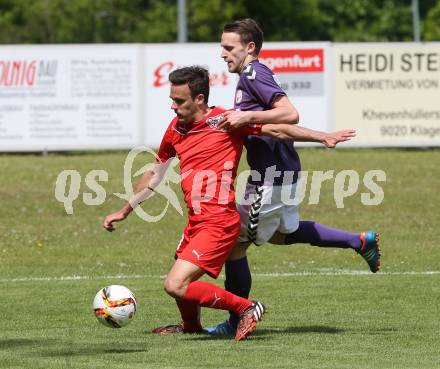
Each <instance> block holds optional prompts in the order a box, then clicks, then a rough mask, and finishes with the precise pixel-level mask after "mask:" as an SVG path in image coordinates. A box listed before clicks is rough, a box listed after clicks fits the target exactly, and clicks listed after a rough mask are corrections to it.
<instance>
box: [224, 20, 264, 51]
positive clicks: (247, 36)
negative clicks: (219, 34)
mask: <svg viewBox="0 0 440 369" xmlns="http://www.w3.org/2000/svg"><path fill="white" fill-rule="evenodd" d="M223 32H226V33H228V32H230V33H237V34H239V35H240V38H241V42H242V43H244V44H248V43H249V42H251V41H253V42H254V43H255V52H256V53H257V54H259V52H260V50H261V47H262V46H263V31H262V30H261V28H260V26H259V25H258V23H257V22H255V21H254V20H253V19H252V18H246V19H241V20H237V21H235V22H232V23H228V24H225V26H224V27H223Z"/></svg>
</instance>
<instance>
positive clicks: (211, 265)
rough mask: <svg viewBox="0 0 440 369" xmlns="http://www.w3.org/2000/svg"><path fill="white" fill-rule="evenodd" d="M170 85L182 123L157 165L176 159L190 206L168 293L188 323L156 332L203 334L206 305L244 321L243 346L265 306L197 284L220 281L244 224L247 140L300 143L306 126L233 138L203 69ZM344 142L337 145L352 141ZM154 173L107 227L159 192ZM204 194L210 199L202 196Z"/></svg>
mask: <svg viewBox="0 0 440 369" xmlns="http://www.w3.org/2000/svg"><path fill="white" fill-rule="evenodd" d="M169 80H170V82H171V93H170V97H171V99H172V101H173V102H172V105H171V108H172V109H173V110H174V111H175V113H176V117H175V118H174V119H173V120H172V122H171V123H170V125H169V127H168V129H167V131H166V133H165V135H164V138H163V140H162V143H161V146H160V149H159V152H158V158H159V161H160V162H163V163H165V162H167V161H168V160H169V159H170V158H172V157H175V156H178V157H179V159H180V167H181V173H187V174H188V175H185V176H182V177H183V180H182V184H181V185H182V190H183V192H184V195H185V202H186V205H187V207H188V224H187V226H186V227H185V230H184V234H183V238H182V241H181V243H180V245H179V246H178V248H177V250H176V256H177V260H176V261H175V263H174V265H173V267H172V268H171V271H170V272H169V274H168V276H167V278H166V280H165V283H164V288H165V291H166V292H167V293H168V294H169V295H171V296H172V297H174V298H175V300H176V303H177V305H178V308H179V310H180V313H181V316H182V324H179V325H171V326H165V327H159V328H157V329H155V330H154V332H156V333H162V334H165V333H175V332H199V331H202V326H201V324H200V318H199V316H200V314H199V309H200V306H204V307H211V308H215V309H223V310H229V311H232V312H234V313H235V314H237V315H238V316H239V317H240V319H239V323H238V327H237V331H236V336H235V339H236V340H243V339H246V337H247V336H248V335H249V334H250V333H251V332H252V331H253V330H254V329H255V328H256V324H257V322H258V321H259V320H261V318H262V316H263V314H264V313H265V307H264V305H263V304H262V303H260V302H258V301H255V302H252V301H250V300H248V299H245V298H241V297H239V296H236V295H234V294H232V293H230V292H227V291H225V290H224V289H222V288H220V287H218V286H216V285H214V284H211V283H208V282H203V281H198V279H199V278H200V277H201V276H202V275H204V274H205V273H206V274H208V275H209V276H211V277H214V278H217V276H218V275H219V273H220V271H221V269H222V267H223V264H224V262H225V260H226V258H227V257H228V255H229V253H230V252H231V250H232V248H233V247H234V245H235V243H236V241H237V238H238V235H239V233H240V217H239V214H238V212H237V210H236V207H235V198H234V197H235V196H234V188H233V182H234V179H235V176H236V171H237V166H238V162H239V160H240V155H241V152H242V148H243V139H244V137H246V136H247V135H249V134H253V135H256V134H257V135H258V134H267V135H272V136H276V137H280V138H289V139H294V138H295V132H296V130H297V129H299V130H300V127H295V126H290V125H285V124H278V125H263V126H261V125H254V126H245V127H242V128H239V129H236V130H233V131H230V132H227V131H224V130H221V129H219V128H218V127H217V124H218V122H219V121H220V120H221V119H222V117H223V115H222V114H223V113H224V112H225V110H223V109H220V108H216V107H209V106H208V96H209V74H208V72H207V71H206V70H205V69H203V68H200V67H196V66H194V67H186V68H181V69H178V70H175V71H174V72H172V73H171V74H170V76H169ZM349 137H350V135H349V134H347V135H345V136H344V135H343V134H342V135H340V136H338V138H339V141H345V140H348V139H349ZM155 176H156V174H155V173H154V172H152V171H148V172H146V173H144V175H143V177H142V178H141V180H140V182H139V184H138V185H137V187H136V191H135V192H136V193H135V195H134V197H133V198H132V199H130V201H129V202H128V203H127V204H126V205H125V206H124V207H123V208H122V209H121V210H119V211H118V212H116V213H113V214H110V215H108V216H107V217H106V218H105V220H104V224H103V227H104V228H105V229H107V230H108V231H113V230H114V227H113V223H114V222H117V221H121V220H123V219H125V218H126V217H127V216H128V215H129V214H130V213H131V211H132V210H133V207H135V206H136V205H137V204H138V203H139V198H142V197H143V198H145V197H147V196H148V194H149V193H151V191H153V188H152V187H154V185H153V182H155V181H156V183H157V179H156V178H155ZM202 194H204V195H203V196H202Z"/></svg>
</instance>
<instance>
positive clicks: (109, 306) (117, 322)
mask: <svg viewBox="0 0 440 369" xmlns="http://www.w3.org/2000/svg"><path fill="white" fill-rule="evenodd" d="M136 308H137V302H136V298H135V297H134V295H133V293H132V292H131V291H130V290H129V289H128V288H127V287H124V286H118V285H111V286H107V287H104V288H102V289H101V290H99V291H98V293H97V294H96V296H95V299H94V300H93V311H94V313H95V316H96V318H97V319H98V320H99V321H100V322H101V323H102V324H104V325H105V326H107V327H110V328H121V327H124V326H126V325H127V324H128V323H130V322H131V320H132V319H133V317H134V314H135V313H136Z"/></svg>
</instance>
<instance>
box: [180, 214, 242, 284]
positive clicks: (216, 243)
mask: <svg viewBox="0 0 440 369" xmlns="http://www.w3.org/2000/svg"><path fill="white" fill-rule="evenodd" d="M239 234H240V216H239V215H238V213H237V214H234V215H232V216H230V217H229V218H228V219H227V222H226V221H221V222H215V221H212V220H210V221H197V222H194V221H191V219H190V220H189V221H188V224H187V226H186V227H185V229H184V231H183V236H182V240H181V241H180V243H179V245H178V246H177V249H176V257H177V258H178V259H182V260H186V261H189V262H190V263H192V264H195V265H197V266H199V267H200V268H202V269H204V270H205V271H206V273H207V274H208V275H209V276H211V277H212V278H217V277H218V275H219V274H220V272H221V270H222V268H223V265H224V263H225V261H226V259H227V258H228V256H229V254H230V253H231V251H232V249H233V248H234V246H235V245H236V243H237V240H238V236H239Z"/></svg>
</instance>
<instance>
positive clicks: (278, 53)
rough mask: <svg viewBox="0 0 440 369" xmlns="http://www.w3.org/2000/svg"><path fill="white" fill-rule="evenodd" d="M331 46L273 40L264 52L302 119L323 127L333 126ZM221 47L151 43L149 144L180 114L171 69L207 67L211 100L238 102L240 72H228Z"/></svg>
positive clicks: (215, 102)
mask: <svg viewBox="0 0 440 369" xmlns="http://www.w3.org/2000/svg"><path fill="white" fill-rule="evenodd" d="M328 47H329V44H327V43H291V42H279V43H272V42H267V43H265V44H264V49H263V50H262V51H261V54H260V61H262V62H263V63H265V64H266V65H268V66H269V67H270V68H271V69H272V70H273V71H274V72H275V73H276V74H277V75H278V78H279V80H280V83H281V86H282V87H283V89H284V90H285V91H286V93H287V95H288V96H289V98H290V99H291V100H292V102H293V104H294V105H295V106H296V107H297V109H298V111H299V113H300V117H301V118H300V119H301V123H300V124H301V125H303V126H305V127H308V128H313V129H318V130H328V129H329V128H330V127H329V124H330V123H329V122H330V119H329V103H328V102H329V97H328V91H329V87H328V79H329V78H328V71H329V69H330V68H329V64H328V63H329V60H330V58H329V57H328V56H327V53H328ZM220 53H221V48H220V45H219V43H210V44H172V45H163V44H162V45H160V44H151V45H146V48H145V54H144V63H145V71H146V76H145V81H146V82H145V84H146V85H145V89H146V104H145V112H144V119H145V125H144V126H145V131H144V142H145V143H146V144H147V145H148V146H151V147H157V146H159V145H160V142H161V139H162V136H163V134H164V132H165V130H166V128H167V126H168V124H169V123H170V121H171V120H172V118H173V117H174V113H173V111H172V110H171V100H170V98H169V93H170V91H169V82H168V74H169V73H170V72H171V71H172V70H174V69H176V68H178V67H181V66H189V65H194V64H197V65H202V66H205V67H207V68H208V70H209V72H210V74H211V91H210V97H209V102H210V104H211V105H220V106H223V107H225V108H232V107H233V104H234V94H235V86H236V83H237V78H238V76H237V75H236V74H231V73H229V72H228V70H227V67H226V63H225V62H224V61H223V59H221V58H220Z"/></svg>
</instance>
